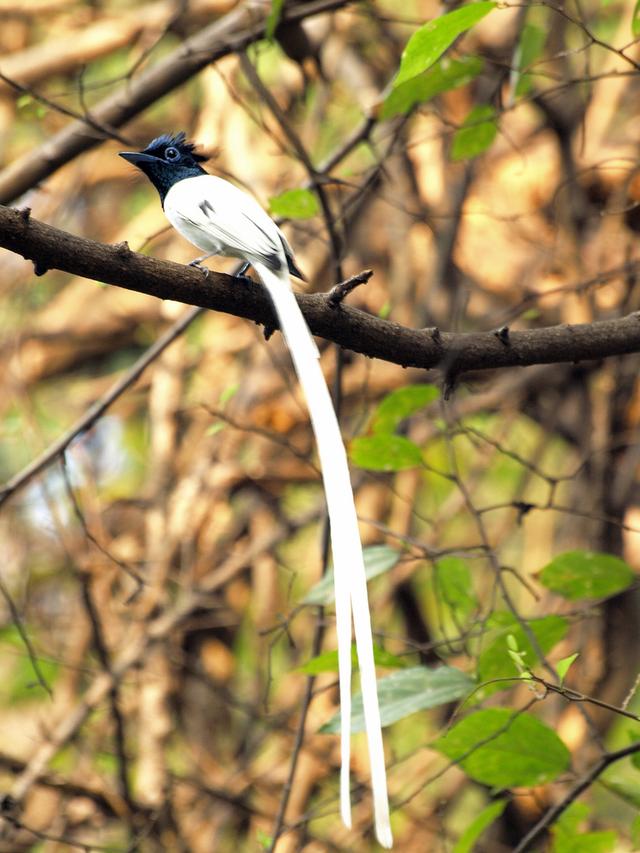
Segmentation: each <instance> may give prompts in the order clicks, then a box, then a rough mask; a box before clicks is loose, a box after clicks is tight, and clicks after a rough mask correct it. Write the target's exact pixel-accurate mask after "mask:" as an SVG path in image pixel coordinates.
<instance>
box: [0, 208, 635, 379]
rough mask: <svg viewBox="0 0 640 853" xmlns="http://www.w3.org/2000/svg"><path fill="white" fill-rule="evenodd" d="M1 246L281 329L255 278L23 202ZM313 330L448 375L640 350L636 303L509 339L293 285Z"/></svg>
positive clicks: (3, 222) (2, 233) (39, 265)
mask: <svg viewBox="0 0 640 853" xmlns="http://www.w3.org/2000/svg"><path fill="white" fill-rule="evenodd" d="M0 246H4V248H6V249H10V250H11V251H12V252H16V253H17V254H20V255H22V256H23V257H25V258H27V259H28V260H32V261H34V263H35V266H36V272H38V273H39V274H42V273H44V272H46V271H47V270H48V269H59V270H64V271H65V272H69V273H72V274H74V275H80V276H84V277H85V278H90V279H94V280H95V281H100V282H107V283H108V284H116V285H118V286H119V287H124V288H126V289H128V290H134V291H137V292H139V293H148V294H149V295H150V296H157V297H159V298H160V299H172V300H175V301H177V302H184V303H186V304H189V305H198V306H200V307H201V308H210V309H212V310H214V311H224V312H225V313H227V314H233V315H235V316H237V317H244V318H246V319H248V320H253V321H254V322H255V323H259V324H261V325H264V326H268V327H269V328H278V322H277V319H276V317H275V314H274V311H273V308H272V305H271V302H270V300H269V297H268V295H267V293H266V291H264V290H263V288H262V287H260V286H259V285H255V287H253V286H251V285H250V284H248V283H247V284H245V283H242V284H241V285H239V284H238V280H237V279H236V278H234V277H233V276H228V275H224V274H222V273H215V272H211V273H210V274H209V275H208V276H207V277H206V278H205V277H204V276H203V275H202V273H201V272H200V271H199V270H197V269H193V268H190V267H187V266H182V265H180V264H175V263H172V262H170V261H159V260H156V259H154V258H148V257H145V256H144V255H139V254H137V253H135V252H132V251H131V250H130V249H129V247H128V246H127V244H126V243H121V244H119V245H117V246H107V245H105V244H103V243H97V242H95V241H93V240H86V239H84V238H82V237H76V236H74V235H72V234H69V233H67V232H65V231H61V230H59V229H58V228H53V227H52V226H50V225H45V224H44V223H42V222H38V221H37V220H35V219H32V218H31V217H30V214H29V211H28V210H22V211H19V210H15V209H13V208H4V207H1V206H0ZM297 299H298V302H299V303H300V307H301V309H302V311H303V313H304V315H305V319H306V321H307V323H308V324H309V328H310V329H311V331H312V332H313V333H314V334H315V335H318V336H319V337H322V338H325V339H326V340H329V341H333V342H334V343H337V344H339V345H340V346H342V347H344V348H345V349H350V350H353V351H354V352H359V353H362V354H363V355H367V356H369V357H371V358H380V359H382V360H384V361H389V362H392V363H394V364H400V365H402V366H403V367H419V368H424V369H425V370H429V369H431V368H439V369H440V370H442V371H443V372H444V373H445V374H446V376H447V378H448V379H455V377H457V376H458V375H460V374H461V373H464V372H466V371H469V370H493V369H496V368H499V367H525V366H527V365H532V364H553V363H561V362H578V361H584V360H591V359H602V358H607V357H610V356H614V355H624V354H627V353H633V352H639V351H640V312H633V313H631V314H628V315H627V316H625V317H619V318H616V319H612V320H600V321H597V322H594V323H581V324H576V325H571V324H562V325H558V326H549V327H546V328H541V329H529V330H525V331H514V330H511V331H510V333H509V339H508V343H506V344H505V343H504V342H503V341H501V340H499V339H498V338H497V337H496V335H495V333H494V331H493V330H489V331H486V332H468V333H454V332H441V333H439V334H437V335H436V334H434V332H433V329H410V328H407V327H406V326H401V325H400V324H399V323H393V322H390V321H388V320H382V319H380V318H379V317H375V316H373V315H371V314H367V313H365V312H364V311H360V310H358V309H357V308H352V307H350V306H345V305H342V306H341V307H340V308H339V310H336V309H335V308H332V307H331V306H330V304H329V303H328V300H327V297H326V295H325V294H323V293H316V294H310V295H309V294H298V296H297Z"/></svg>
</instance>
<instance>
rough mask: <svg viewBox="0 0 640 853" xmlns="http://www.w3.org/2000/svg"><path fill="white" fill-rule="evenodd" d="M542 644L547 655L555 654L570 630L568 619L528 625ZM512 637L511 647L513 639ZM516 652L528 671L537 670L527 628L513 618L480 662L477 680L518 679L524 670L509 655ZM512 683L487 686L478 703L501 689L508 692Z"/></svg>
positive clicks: (552, 618) (534, 621)
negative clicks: (525, 629) (525, 630)
mask: <svg viewBox="0 0 640 853" xmlns="http://www.w3.org/2000/svg"><path fill="white" fill-rule="evenodd" d="M527 624H528V626H529V628H530V630H531V632H532V633H533V635H534V636H535V638H536V640H537V641H538V645H539V646H540V648H541V649H542V652H543V654H546V653H547V652H549V651H551V649H552V648H553V647H554V646H555V645H557V644H558V643H559V642H560V640H562V639H563V637H564V636H565V635H566V633H567V629H568V627H569V625H568V622H567V620H566V619H563V618H562V617H561V616H555V615H552V616H544V617H543V618H542V619H532V620H531V621H530V622H528V623H527ZM510 637H511V638H512V640H511V645H509V642H510V641H509V638H510ZM510 648H511V649H512V650H514V649H515V650H516V651H517V652H518V654H519V655H520V656H521V657H522V659H523V660H524V662H525V664H526V666H527V668H528V669H530V670H531V669H534V668H535V667H536V666H537V665H538V663H539V661H538V656H537V654H536V653H535V651H534V649H533V646H532V645H531V642H530V640H529V638H528V637H527V635H526V634H525V632H524V629H523V628H522V627H521V626H520V625H519V624H518V623H517V622H516V621H515V620H514V619H513V617H512V618H511V622H510V623H509V627H508V628H506V629H505V630H503V631H502V632H501V633H500V634H499V635H498V636H497V637H496V638H495V639H494V640H493V641H492V642H491V643H489V644H488V645H487V646H486V648H484V649H483V651H482V653H481V654H480V657H479V659H478V669H477V679H478V682H479V683H483V682H485V681H488V682H490V681H493V680H494V679H499V678H518V677H519V676H520V671H519V670H518V667H517V666H516V663H515V661H514V660H513V658H512V657H511V656H510V655H509V653H508V651H509V649H510ZM512 686H513V685H512V684H509V683H498V684H495V683H494V684H485V685H484V686H483V687H481V688H480V689H479V690H478V691H477V692H476V693H475V694H474V696H473V700H474V701H478V702H479V701H482V700H483V699H486V698H487V696H490V695H491V694H492V693H496V692H498V691H499V690H508V689H509V688H510V687H512Z"/></svg>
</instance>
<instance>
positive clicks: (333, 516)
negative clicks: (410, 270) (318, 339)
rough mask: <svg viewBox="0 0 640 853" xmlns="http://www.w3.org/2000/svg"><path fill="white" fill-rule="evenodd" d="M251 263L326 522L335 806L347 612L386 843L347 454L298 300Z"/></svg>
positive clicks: (346, 673)
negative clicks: (305, 418)
mask: <svg viewBox="0 0 640 853" xmlns="http://www.w3.org/2000/svg"><path fill="white" fill-rule="evenodd" d="M252 265H253V267H254V269H255V270H256V272H257V273H258V275H259V276H260V279H261V281H262V283H263V284H264V286H265V287H266V288H267V291H268V292H269V295H270V297H271V299H272V301H273V304H274V307H275V310H276V313H277V315H278V319H279V320H280V326H281V329H282V333H283V334H284V337H285V340H286V342H287V346H288V348H289V351H290V353H291V358H292V360H293V364H294V367H295V370H296V374H297V376H298V380H299V382H300V386H301V387H302V390H303V393H304V396H305V398H306V401H307V407H308V409H309V414H310V417H311V424H312V427H313V432H314V435H315V438H316V443H317V447H318V455H319V457H320V464H321V467H322V477H323V481H324V490H325V496H326V501H327V509H328V513H329V525H330V529H331V550H332V553H333V569H334V572H333V573H334V584H335V601H336V627H337V636H338V668H339V685H340V745H341V769H340V813H341V816H342V820H343V821H344V823H345V824H346V826H348V827H350V826H351V797H350V786H349V764H350V758H351V617H352V616H353V626H354V629H355V639H356V652H357V655H358V662H359V666H360V683H361V690H362V700H363V707H364V718H365V728H366V734H367V744H368V748H369V761H370V765H371V787H372V791H373V806H374V817H375V830H376V837H377V839H378V841H379V842H380V844H381V845H382V846H383V847H386V848H390V847H391V846H392V845H393V838H392V834H391V824H390V819H389V802H388V795H387V777H386V771H385V764H384V749H383V743H382V728H381V721H380V707H379V704H378V690H377V684H376V671H375V663H374V658H373V639H372V632H371V617H370V613H369V600H368V595H367V579H366V574H365V567H364V558H363V555H362V544H361V541H360V532H359V529H358V517H357V514H356V508H355V503H354V498H353V488H352V486H351V477H350V475H349V465H348V462H347V454H346V450H345V447H344V443H343V441H342V435H341V432H340V426H339V424H338V420H337V418H336V414H335V411H334V408H333V403H332V400H331V396H330V394H329V389H328V388H327V384H326V381H325V379H324V375H323V373H322V370H321V368H320V362H319V355H318V350H317V348H316V345H315V342H314V340H313V338H312V336H311V333H310V331H309V328H308V326H307V324H306V322H305V319H304V317H303V315H302V312H301V311H300V308H299V307H298V303H297V301H296V298H295V295H294V293H293V291H292V289H291V285H290V283H289V277H288V274H287V273H286V272H283V273H281V274H280V273H276V272H274V271H273V270H272V269H270V268H269V267H267V266H266V265H265V264H262V263H257V262H255V261H253V262H252ZM284 269H286V267H285V268H284Z"/></svg>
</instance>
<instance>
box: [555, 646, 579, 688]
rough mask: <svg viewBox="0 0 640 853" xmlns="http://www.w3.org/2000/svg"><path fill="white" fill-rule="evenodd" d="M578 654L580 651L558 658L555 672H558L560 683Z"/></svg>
mask: <svg viewBox="0 0 640 853" xmlns="http://www.w3.org/2000/svg"><path fill="white" fill-rule="evenodd" d="M579 654H580V652H575V654H572V655H569V657H566V658H562V660H559V661H558V663H557V664H556V672H557V673H558V678H559V679H560V684H562V683H563V682H564V679H565V677H566V675H567V673H568V672H569V669H570V668H571V666H572V665H573V663H574V662H575V660H576V658H577V657H578V655H579Z"/></svg>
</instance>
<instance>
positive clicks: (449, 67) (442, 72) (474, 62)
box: [380, 56, 484, 119]
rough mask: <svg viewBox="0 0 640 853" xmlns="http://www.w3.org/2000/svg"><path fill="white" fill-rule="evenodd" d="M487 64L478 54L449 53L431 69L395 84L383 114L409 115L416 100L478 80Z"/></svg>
mask: <svg viewBox="0 0 640 853" xmlns="http://www.w3.org/2000/svg"><path fill="white" fill-rule="evenodd" d="M483 68H484V62H483V60H482V59H480V57H478V56H464V57H461V58H460V59H449V57H445V58H444V59H441V60H440V61H439V62H438V63H437V64H436V65H434V66H433V67H432V68H430V69H429V70H428V71H424V72H423V73H422V74H419V75H418V76H417V77H413V78H412V79H411V80H407V81H406V82H405V83H400V85H399V86H394V88H393V89H392V90H391V91H390V92H389V94H388V95H387V97H386V99H385V101H384V103H383V105H382V109H381V112H380V117H381V118H383V119H387V118H392V117H393V116H395V115H405V114H406V113H408V112H409V110H410V109H411V108H412V107H414V106H415V105H416V104H422V103H425V102H426V101H430V100H431V98H435V96H436V95H440V94H441V93H442V92H448V91H449V90H450V89H457V88H458V87H460V86H466V85H467V84H468V83H470V82H471V81H472V80H475V78H476V77H477V76H478V74H480V72H481V71H482V69H483Z"/></svg>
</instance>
